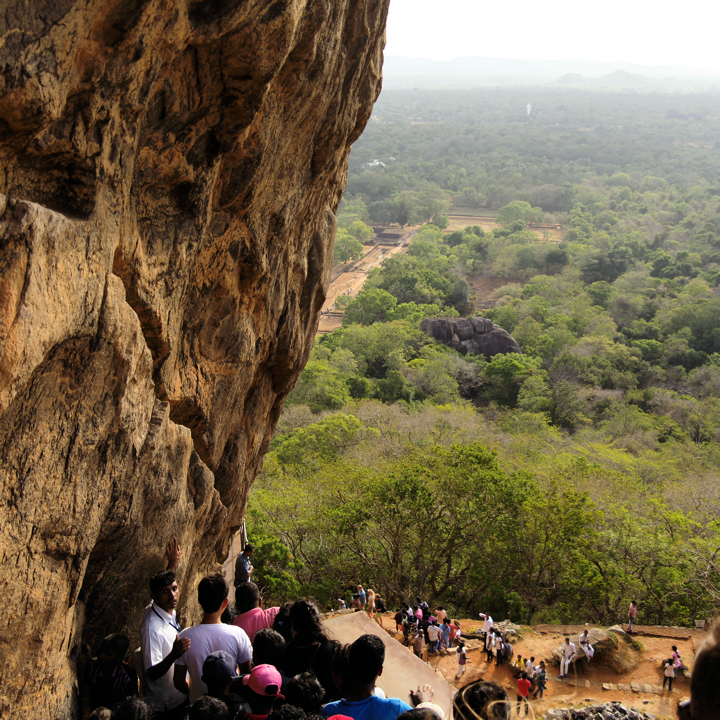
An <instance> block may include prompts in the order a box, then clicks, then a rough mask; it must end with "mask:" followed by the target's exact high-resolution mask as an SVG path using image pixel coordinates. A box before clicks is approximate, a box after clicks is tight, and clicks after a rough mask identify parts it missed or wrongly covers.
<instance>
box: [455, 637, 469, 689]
mask: <svg viewBox="0 0 720 720" xmlns="http://www.w3.org/2000/svg"><path fill="white" fill-rule="evenodd" d="M457 656H458V671H457V673H456V675H455V679H456V680H457V679H458V678H459V677H461V676H462V675H463V673H464V672H465V669H466V667H467V653H466V652H465V643H463V642H460V643H458V649H457Z"/></svg>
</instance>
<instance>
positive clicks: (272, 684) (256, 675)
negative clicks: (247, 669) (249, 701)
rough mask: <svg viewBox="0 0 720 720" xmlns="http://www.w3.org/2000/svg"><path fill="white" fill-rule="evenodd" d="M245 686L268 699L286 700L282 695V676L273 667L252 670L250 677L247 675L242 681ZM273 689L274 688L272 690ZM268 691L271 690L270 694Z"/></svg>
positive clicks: (259, 667)
mask: <svg viewBox="0 0 720 720" xmlns="http://www.w3.org/2000/svg"><path fill="white" fill-rule="evenodd" d="M242 681H243V685H249V686H250V689H251V690H252V691H253V692H256V693H257V694H258V695H265V696H266V697H278V698H280V699H281V700H284V699H285V697H284V696H283V695H281V694H280V688H281V687H282V675H280V673H279V672H278V671H277V668H274V667H273V666H272V665H258V666H257V667H254V668H253V669H252V672H251V673H250V674H249V675H245V676H244V677H243V679H242ZM271 688H274V690H272V689H271ZM268 689H271V690H270V692H268Z"/></svg>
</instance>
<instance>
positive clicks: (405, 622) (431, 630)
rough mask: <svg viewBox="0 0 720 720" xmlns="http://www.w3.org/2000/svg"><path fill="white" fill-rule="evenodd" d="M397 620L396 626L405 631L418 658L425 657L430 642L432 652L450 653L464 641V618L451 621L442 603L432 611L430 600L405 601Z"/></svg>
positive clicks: (399, 630)
mask: <svg viewBox="0 0 720 720" xmlns="http://www.w3.org/2000/svg"><path fill="white" fill-rule="evenodd" d="M393 619H394V620H395V629H396V630H397V631H398V632H402V634H403V642H404V643H405V645H411V644H412V647H413V651H414V652H415V654H416V655H417V656H418V657H422V654H423V648H424V646H425V644H426V643H427V645H428V655H435V654H436V653H444V652H447V651H448V650H450V649H451V648H452V647H453V646H454V645H459V644H460V638H461V637H462V630H461V629H460V621H459V620H451V619H450V618H449V617H448V614H447V612H446V611H445V608H443V606H442V605H439V606H438V607H436V608H435V609H434V610H430V606H429V605H428V603H426V602H425V601H424V600H421V599H420V598H417V604H416V605H413V606H412V607H410V605H408V604H407V603H404V604H403V606H402V608H401V609H400V610H398V611H397V612H396V613H395V616H394V618H393Z"/></svg>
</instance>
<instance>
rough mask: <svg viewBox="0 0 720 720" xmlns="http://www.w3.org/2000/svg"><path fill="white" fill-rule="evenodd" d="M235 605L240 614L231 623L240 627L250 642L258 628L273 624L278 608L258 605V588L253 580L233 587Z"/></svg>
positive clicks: (269, 626) (252, 640) (268, 626)
mask: <svg viewBox="0 0 720 720" xmlns="http://www.w3.org/2000/svg"><path fill="white" fill-rule="evenodd" d="M235 607H236V608H237V611H238V613H240V614H239V615H238V616H237V617H236V618H235V619H234V620H233V625H237V626H238V627H239V628H242V629H243V630H244V631H245V632H246V633H247V636H248V637H249V638H250V642H251V643H252V642H254V641H255V635H256V634H257V632H258V630H262V629H263V628H271V627H272V626H273V623H274V622H275V616H276V615H277V614H278V610H280V608H279V607H271V608H268V609H267V610H263V609H262V608H261V607H260V589H259V588H258V586H257V585H256V584H255V583H254V582H249V581H248V582H246V583H242V585H238V586H237V587H236V588H235Z"/></svg>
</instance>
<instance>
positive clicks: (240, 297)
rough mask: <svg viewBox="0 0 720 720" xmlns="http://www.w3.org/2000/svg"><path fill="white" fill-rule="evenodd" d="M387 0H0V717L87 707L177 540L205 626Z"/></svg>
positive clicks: (371, 72)
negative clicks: (100, 655) (210, 576)
mask: <svg viewBox="0 0 720 720" xmlns="http://www.w3.org/2000/svg"><path fill="white" fill-rule="evenodd" d="M387 8H388V0H333V2H330V1H329V0H283V1H280V2H278V1H276V0H252V1H244V0H243V1H239V0H227V1H225V0H223V1H215V0H212V1H211V0H207V2H205V1H197V0H162V1H161V0H112V1H108V0H83V1H82V2H80V0H33V1H32V2H28V1H27V0H6V2H4V3H3V7H2V12H0V68H2V72H0V493H1V494H2V498H1V502H0V593H1V594H2V598H3V609H4V612H3V613H2V618H0V678H2V680H1V681H0V715H1V716H2V717H3V718H23V719H25V718H33V720H45V719H48V720H49V719H50V718H53V719H54V718H69V717H73V716H75V715H76V714H77V704H78V683H77V676H78V674H79V671H80V670H81V669H82V668H83V666H84V663H85V661H86V660H87V659H88V657H89V652H90V650H91V648H92V649H95V648H97V639H98V638H99V637H102V636H104V635H106V634H108V633H110V632H124V633H126V634H127V635H129V637H130V639H131V643H132V646H133V647H134V646H136V645H137V642H138V636H137V625H138V619H139V617H140V613H141V610H142V607H143V606H144V605H145V604H146V603H147V602H148V600H149V597H148V589H147V587H148V586H147V583H148V578H149V577H150V575H152V574H153V573H154V572H156V571H157V570H159V569H161V567H163V562H162V555H163V549H164V546H165V544H166V542H167V541H168V539H169V538H171V537H173V536H177V538H178V540H179V542H180V545H181V548H182V552H183V557H182V561H181V564H180V567H179V574H180V581H181V583H180V584H181V588H182V591H181V606H180V608H179V613H180V616H181V620H182V621H183V623H184V624H185V625H187V624H192V623H194V622H197V620H198V619H199V618H198V614H197V606H196V601H195V597H196V590H195V589H196V585H197V580H198V579H199V577H200V576H201V575H202V574H204V573H205V572H207V571H208V570H210V569H212V570H217V569H218V568H219V565H218V561H219V560H222V559H224V557H225V555H226V554H227V551H228V547H229V541H230V538H231V536H232V535H233V534H234V532H235V531H236V530H237V528H238V526H239V525H240V523H241V521H242V518H243V515H244V509H245V505H246V502H247V498H248V493H249V491H250V486H251V484H252V482H253V479H254V478H255V476H256V474H257V473H258V471H259V470H260V468H261V466H262V461H263V455H264V453H265V451H266V450H267V448H268V445H269V442H270V439H271V437H272V434H273V430H274V427H275V424H276V423H277V420H278V417H279V415H280V413H281V411H282V407H283V403H284V401H285V398H286V396H287V394H288V393H289V392H290V390H291V389H292V387H293V385H294V384H295V382H296V380H297V377H298V375H299V373H300V372H301V370H302V368H303V366H304V364H305V362H306V361H307V358H308V355H309V352H310V349H311V347H312V343H313V339H314V336H315V332H316V329H317V324H318V319H319V312H320V308H321V307H322V304H323V302H324V299H325V297H326V293H327V288H328V284H329V280H330V274H329V272H330V268H331V265H332V256H333V240H334V235H335V210H336V209H337V206H338V203H339V201H340V198H341V195H342V192H343V189H344V186H345V182H346V179H347V159H348V155H349V152H350V147H351V145H352V143H353V142H354V141H355V140H356V139H357V138H358V137H359V136H360V134H361V132H362V131H363V128H364V126H365V124H366V122H367V120H368V119H369V117H370V114H371V111H372V105H373V103H374V101H375V99H376V98H377V96H378V94H379V92H380V85H381V67H382V47H383V44H384V33H385V20H386V16H387Z"/></svg>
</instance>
